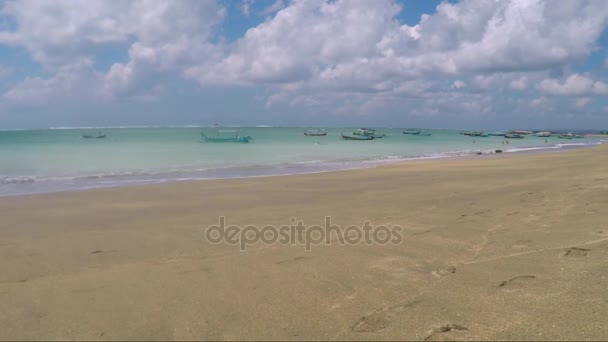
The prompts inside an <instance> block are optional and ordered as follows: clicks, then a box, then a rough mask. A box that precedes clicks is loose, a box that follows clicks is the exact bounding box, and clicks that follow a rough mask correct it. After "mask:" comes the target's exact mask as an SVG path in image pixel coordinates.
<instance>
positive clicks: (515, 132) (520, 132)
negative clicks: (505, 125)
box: [509, 131, 532, 135]
mask: <svg viewBox="0 0 608 342" xmlns="http://www.w3.org/2000/svg"><path fill="white" fill-rule="evenodd" d="M509 134H518V135H527V134H532V132H531V131H511V132H509Z"/></svg>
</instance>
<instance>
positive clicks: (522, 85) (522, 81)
mask: <svg viewBox="0 0 608 342" xmlns="http://www.w3.org/2000/svg"><path fill="white" fill-rule="evenodd" d="M509 88H511V89H513V90H525V89H526V88H528V77H527V76H522V77H520V78H518V79H515V80H513V81H511V83H509Z"/></svg>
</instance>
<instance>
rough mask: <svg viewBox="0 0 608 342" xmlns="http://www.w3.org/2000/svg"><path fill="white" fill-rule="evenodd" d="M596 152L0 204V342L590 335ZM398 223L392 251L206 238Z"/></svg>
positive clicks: (605, 275) (606, 172)
mask: <svg viewBox="0 0 608 342" xmlns="http://www.w3.org/2000/svg"><path fill="white" fill-rule="evenodd" d="M607 157H608V146H598V147H596V148H589V149H581V150H576V151H566V152H559V153H543V154H520V155H515V154H512V155H496V156H491V157H479V158H471V159H467V160H442V161H417V162H408V163H403V164H391V165H385V166H381V167H377V168H373V169H361V170H351V171H339V172H331V173H321V174H309V175H297V176H283V177H266V178H250V179H233V180H216V181H200V182H178V183H169V184H159V185H143V186H130V187H121V188H109V189H96V190H88V191H80V192H66V193H55V194H41V195H29V196H16V197H4V198H0V217H1V222H2V223H1V228H0V339H1V340H13V339H17V340H40V339H45V340H46V339H59V340H71V339H76V340H167V339H168V340H172V339H176V340H209V339H214V340H215V339H220V340H260V339H270V340H274V339H288V340H310V339H324V340H325V339H329V340H395V339H398V340H484V339H492V340H495V339H508V340H569V339H576V340H587V339H588V340H606V339H607V338H608V323H607V322H608V321H607V319H606V317H608V263H607V262H606V261H607V260H608V211H607V210H606V206H607V204H608V195H607V194H608V164H607V163H606V160H607ZM219 216H225V217H226V220H227V221H228V222H229V223H230V224H236V225H241V226H245V225H252V224H253V225H257V226H265V225H283V224H289V223H290V219H291V218H292V217H294V218H297V219H298V220H302V221H304V222H305V223H306V224H309V225H312V224H322V223H323V222H324V217H325V216H331V218H332V222H333V223H335V224H339V225H341V226H344V227H345V226H348V225H362V224H363V222H365V221H369V222H371V223H372V224H373V225H389V226H390V225H399V226H401V227H402V228H403V240H402V242H401V243H399V244H387V245H379V244H371V245H368V244H364V243H362V244H357V245H343V244H340V243H338V242H337V241H336V242H335V243H332V244H330V245H318V246H313V248H312V249H311V250H310V251H306V250H305V249H304V247H303V246H301V245H289V244H279V243H275V244H256V245H253V246H249V247H248V248H247V250H246V251H240V250H239V247H238V246H234V245H229V244H226V243H220V244H212V243H209V242H208V241H207V240H206V237H205V230H206V228H207V227H208V226H210V225H213V224H216V223H217V222H218V217H219Z"/></svg>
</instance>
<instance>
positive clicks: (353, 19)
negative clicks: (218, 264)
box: [0, 0, 608, 115]
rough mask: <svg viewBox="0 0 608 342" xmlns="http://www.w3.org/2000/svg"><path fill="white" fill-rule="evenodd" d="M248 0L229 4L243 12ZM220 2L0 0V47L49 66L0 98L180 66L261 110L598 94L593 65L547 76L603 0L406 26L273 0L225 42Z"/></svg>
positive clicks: (161, 75)
mask: <svg viewBox="0 0 608 342" xmlns="http://www.w3.org/2000/svg"><path fill="white" fill-rule="evenodd" d="M254 2H255V0H243V1H242V2H240V10H241V11H242V12H243V14H244V15H246V16H249V15H251V14H252V13H253V12H252V11H253V7H252V6H253V4H254ZM221 3H222V2H219V3H218V2H217V1H214V0H182V1H171V0H115V1H93V0H91V1H86V2H77V1H71V0H57V1H52V2H45V1H36V0H22V1H7V2H6V3H5V4H4V6H3V9H2V12H1V15H2V16H4V17H7V18H10V21H11V22H14V27H10V29H7V30H5V31H0V44H4V45H9V46H18V47H21V48H23V49H25V51H27V52H28V53H29V54H30V56H31V58H32V59H33V60H34V61H35V62H37V63H39V64H40V65H41V66H42V67H43V69H44V71H45V72H46V74H47V75H50V76H48V77H40V76H38V77H28V78H26V79H24V80H22V81H21V82H18V83H16V84H15V85H14V87H13V89H10V90H9V91H8V92H6V93H5V95H4V97H3V98H4V100H5V101H12V103H19V102H27V101H26V99H27V97H28V96H34V94H36V93H37V92H39V93H40V94H49V95H48V96H47V97H49V98H50V97H52V96H58V97H59V98H60V97H61V96H60V95H56V94H57V92H62V91H63V92H67V91H68V90H69V89H71V88H70V87H72V88H79V87H81V88H84V89H86V90H87V91H88V92H89V94H90V95H89V97H88V98H90V99H94V100H95V101H102V100H103V101H113V100H114V99H117V98H121V97H125V98H150V96H152V97H154V96H156V95H158V94H162V92H163V89H164V88H163V87H164V86H163V81H164V79H166V78H168V77H173V78H180V77H181V78H184V79H186V80H187V82H192V81H194V82H192V84H196V83H198V84H200V85H203V86H208V85H218V84H221V85H224V86H228V87H241V86H245V87H259V88H262V89H264V90H265V91H267V92H268V94H269V95H268V97H267V101H266V106H267V109H269V110H270V109H272V108H273V107H274V106H280V105H288V106H292V107H298V108H304V107H314V108H321V107H322V108H325V109H327V110H331V111H332V112H336V113H339V112H355V111H356V109H357V108H366V109H365V110H367V111H370V112H372V111H373V110H374V108H386V107H387V106H390V105H394V106H397V107H396V108H398V106H403V107H406V108H408V110H410V111H411V113H414V112H415V113H417V115H422V114H423V113H429V115H431V114H433V115H435V114H436V113H437V111H446V112H452V111H455V112H462V113H486V114H488V115H490V114H491V113H494V112H495V111H496V108H499V107H500V106H498V105H497V104H496V103H497V99H501V98H505V96H506V97H509V96H525V97H526V98H525V99H522V101H521V103H522V104H521V106H522V107H526V108H529V107H530V106H532V107H535V108H538V109H539V110H540V109H541V108H545V109H547V108H550V106H549V104H550V103H551V102H552V101H555V98H556V96H579V97H581V98H587V97H589V96H593V95H606V94H608V85H607V84H606V81H605V80H602V79H601V78H600V77H599V76H597V75H595V76H591V75H589V74H571V75H569V76H567V77H563V78H555V75H560V74H566V75H568V72H569V70H570V69H568V67H569V66H570V65H571V64H572V63H579V62H582V61H584V59H585V58H586V57H587V56H589V55H590V53H591V52H593V51H595V50H596V49H597V43H598V39H599V37H600V35H601V34H602V32H604V31H605V29H606V27H607V26H608V6H605V4H604V2H603V1H598V0H581V1H571V0H564V1H550V0H501V1H487V0H462V1H460V2H457V3H453V2H447V1H445V2H442V3H440V4H439V5H438V6H437V8H436V11H435V13H431V14H424V15H422V16H421V18H420V21H419V22H418V23H416V24H415V25H408V24H403V23H401V22H400V21H399V14H400V13H401V11H402V10H406V9H403V8H402V7H401V5H400V4H399V3H398V2H395V1H394V0H376V1H369V0H293V1H283V0H276V1H274V2H272V3H270V2H269V4H270V5H269V6H268V7H267V8H265V9H263V10H261V11H259V12H258V13H255V14H258V15H263V16H266V17H265V18H264V20H263V21H262V22H261V23H260V24H259V25H257V26H254V27H251V28H249V29H248V30H247V31H246V33H245V34H244V35H243V36H242V37H240V38H238V39H236V40H232V41H231V42H230V43H227V42H226V40H224V39H222V37H218V36H217V35H215V34H214V33H215V32H216V31H214V29H215V28H216V27H217V26H218V25H220V24H221V23H222V20H223V19H224V17H225V15H224V14H225V9H224V8H223V7H222V5H221ZM224 24H225V25H226V23H224ZM107 47H113V48H118V49H120V50H122V51H126V54H127V58H126V60H122V61H120V60H118V61H115V63H113V64H111V65H110V67H109V69H108V68H106V69H107V70H99V68H98V67H97V66H96V61H95V58H96V53H97V52H98V51H99V50H100V49H104V48H107ZM606 63H608V61H607V62H606ZM606 63H605V64H606ZM607 66H608V65H607ZM549 75H552V77H549ZM453 80H454V81H453ZM62 82H64V83H65V86H64V84H62ZM535 84H536V85H537V86H536V87H534V86H533V85H535ZM52 87H55V90H51V89H50V88H52ZM454 89H455V90H459V89H460V90H461V91H453V90H454ZM464 89H466V91H463V90H464ZM513 94H518V95H513ZM438 97H442V98H444V99H446V100H445V101H446V102H441V101H439V100H437V99H438ZM41 98H44V97H41ZM404 101H405V102H404ZM579 102H581V103H582V102H584V101H583V100H580V101H579ZM404 103H406V105H404ZM584 105H586V103H585V104H583V106H584ZM412 106H418V107H416V108H413V107H412ZM450 107H451V108H452V110H450V109H449V108H450ZM410 108H411V109H410Z"/></svg>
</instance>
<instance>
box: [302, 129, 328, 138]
mask: <svg viewBox="0 0 608 342" xmlns="http://www.w3.org/2000/svg"><path fill="white" fill-rule="evenodd" d="M304 135H305V136H307V137H324V136H326V135H327V132H326V131H325V130H323V129H309V130H306V132H304Z"/></svg>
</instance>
